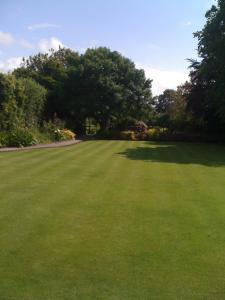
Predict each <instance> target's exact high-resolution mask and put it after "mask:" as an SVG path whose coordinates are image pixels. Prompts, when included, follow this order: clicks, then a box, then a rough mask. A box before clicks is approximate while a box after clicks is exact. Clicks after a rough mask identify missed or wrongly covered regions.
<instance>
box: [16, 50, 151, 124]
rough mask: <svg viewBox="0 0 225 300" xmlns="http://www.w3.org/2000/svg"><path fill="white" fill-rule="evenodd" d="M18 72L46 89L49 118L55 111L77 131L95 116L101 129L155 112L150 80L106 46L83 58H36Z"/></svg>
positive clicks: (68, 53) (69, 54) (59, 54)
mask: <svg viewBox="0 0 225 300" xmlns="http://www.w3.org/2000/svg"><path fill="white" fill-rule="evenodd" d="M14 73H15V74H16V76H17V77H32V78H34V79H35V80H36V81H37V82H39V83H40V84H42V85H44V86H45V87H46V89H47V90H48V97H47V105H46V117H47V118H52V117H53V115H54V114H55V113H56V114H57V115H58V116H59V117H60V118H62V119H64V120H66V122H67V123H68V124H69V125H70V127H73V128H76V129H81V127H82V126H81V125H82V124H84V122H85V119H86V118H94V119H95V120H96V121H97V122H98V123H99V124H100V126H101V128H102V129H106V128H110V127H120V126H125V125H126V124H127V123H129V122H130V121H131V120H137V119H143V118H145V117H146V116H148V115H149V112H150V111H151V105H152V94H151V80H148V79H146V78H145V73H144V71H143V70H139V69H137V68H136V67H135V64H134V63H133V62H132V61H131V60H129V59H128V58H125V57H123V56H122V55H121V54H120V53H118V52H116V51H111V50H110V49H108V48H103V47H100V48H96V49H88V50H87V51H86V52H85V53H84V54H82V55H79V54H78V53H76V52H74V51H72V50H70V49H59V50H58V51H56V52H54V51H53V52H52V53H50V54H38V55H35V56H33V57H30V58H29V59H27V60H25V61H24V64H23V66H22V67H21V68H19V69H17V70H15V71H14Z"/></svg>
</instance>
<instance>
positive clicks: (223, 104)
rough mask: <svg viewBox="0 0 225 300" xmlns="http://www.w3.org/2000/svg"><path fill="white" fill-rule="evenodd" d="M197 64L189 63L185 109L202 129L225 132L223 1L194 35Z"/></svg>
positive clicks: (224, 30)
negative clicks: (187, 109) (196, 44)
mask: <svg viewBox="0 0 225 300" xmlns="http://www.w3.org/2000/svg"><path fill="white" fill-rule="evenodd" d="M194 35H195V37H196V38H197V39H198V53H199V56H200V59H201V60H200V61H199V62H197V61H192V62H191V68H192V71H191V73H190V75H191V88H190V96H189V103H188V108H189V111H191V112H192V113H193V115H195V117H197V118H198V119H199V123H200V124H201V125H202V127H204V128H206V129H209V130H214V131H218V130H220V131H224V124H225V0H218V3H217V5H213V6H212V8H211V9H210V10H209V11H208V12H207V13H206V24H205V26H204V28H203V29H202V30H201V31H199V32H196V33H195V34H194Z"/></svg>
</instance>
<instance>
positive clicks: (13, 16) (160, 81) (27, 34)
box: [0, 0, 215, 94]
mask: <svg viewBox="0 0 225 300" xmlns="http://www.w3.org/2000/svg"><path fill="white" fill-rule="evenodd" d="M213 3H215V2H214V0H188V1H183V0H157V1H155V0H107V1H106V0H64V1H61V0H60V1H56V0H54V1H53V0H38V1H37V0H29V1H28V0H20V1H17V0H0V11H1V18H0V71H4V72H6V71H8V70H12V69H13V68H14V67H16V66H18V64H19V63H20V61H21V57H23V56H25V57H26V56H29V55H31V54H35V53H37V52H39V51H42V52H45V51H47V50H48V49H49V48H58V46H59V45H61V46H62V45H64V46H66V47H70V48H72V49H74V50H77V51H79V52H83V51H85V49H86V48H88V47H97V46H107V47H110V48H111V49H112V50H117V51H119V52H121V53H122V54H123V55H125V56H127V57H129V58H131V59H132V60H133V61H134V62H135V63H136V65H137V67H140V68H144V69H145V71H146V76H147V77H150V78H151V79H153V80H154V81H153V92H154V94H158V93H159V92H161V91H162V90H163V89H165V88H174V87H175V86H176V85H178V84H180V83H182V82H184V81H185V79H186V78H187V74H188V70H187V66H188V63H187V61H186V59H187V58H196V55H197V53H196V47H197V41H196V40H195V39H194V38H193V35H192V33H193V32H195V31H197V30H200V29H201V28H202V27H203V25H204V22H205V18H204V15H205V12H206V11H207V9H209V8H210V6H211V5H212V4H213Z"/></svg>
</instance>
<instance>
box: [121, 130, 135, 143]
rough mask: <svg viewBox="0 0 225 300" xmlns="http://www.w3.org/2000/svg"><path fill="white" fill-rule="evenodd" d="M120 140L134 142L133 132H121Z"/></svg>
mask: <svg viewBox="0 0 225 300" xmlns="http://www.w3.org/2000/svg"><path fill="white" fill-rule="evenodd" d="M120 138H121V139H122V140H131V141H135V139H136V138H135V132H134V131H122V132H120Z"/></svg>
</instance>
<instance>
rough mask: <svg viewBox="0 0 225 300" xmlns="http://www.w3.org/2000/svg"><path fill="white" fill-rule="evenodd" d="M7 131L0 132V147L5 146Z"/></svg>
mask: <svg viewBox="0 0 225 300" xmlns="http://www.w3.org/2000/svg"><path fill="white" fill-rule="evenodd" d="M7 137H8V135H7V133H5V132H0V148H2V147H6V145H7Z"/></svg>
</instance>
